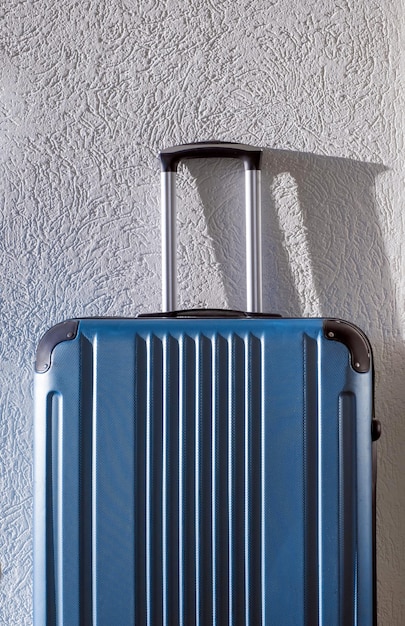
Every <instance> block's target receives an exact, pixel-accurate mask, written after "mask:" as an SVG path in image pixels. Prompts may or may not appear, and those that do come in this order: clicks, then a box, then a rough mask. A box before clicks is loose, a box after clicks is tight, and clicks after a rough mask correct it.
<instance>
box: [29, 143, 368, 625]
mask: <svg viewBox="0 0 405 626" xmlns="http://www.w3.org/2000/svg"><path fill="white" fill-rule="evenodd" d="M217 156H222V157H231V158H238V159H240V160H241V161H243V163H244V167H245V179H246V217H247V220H246V222H247V277H248V279H247V281H248V285H247V287H248V304H247V310H248V312H247V313H241V312H233V311H209V310H204V311H198V310H197V311H179V312H173V309H175V302H176V293H175V292H176V286H175V280H174V278H173V277H174V276H175V273H176V272H175V269H176V261H175V232H174V231H175V228H174V221H175V214H174V211H175V175H176V170H177V165H178V162H179V161H180V160H181V159H183V158H194V157H217ZM260 157H261V151H260V150H259V149H256V148H251V147H248V146H242V145H239V144H217V143H215V144H214V143H204V144H194V145H191V146H180V147H176V148H172V149H167V150H164V151H163V152H162V153H161V162H162V206H163V213H162V215H163V229H162V232H163V245H162V251H163V255H162V258H163V268H164V272H163V275H164V280H163V295H164V297H163V311H164V312H163V313H162V314H157V315H153V316H148V315H145V316H139V317H137V318H136V319H118V318H117V319H108V318H99V319H76V320H69V321H66V322H63V323H61V324H58V325H56V326H54V327H53V328H51V329H50V330H49V331H48V332H47V333H46V334H45V335H44V337H43V338H42V340H41V341H40V343H39V345H38V350H37V360H36V373H35V424H34V433H35V457H34V458H35V468H34V474H35V493H34V624H35V625H36V626H44V625H46V626H51V625H54V624H55V625H56V624H57V625H59V626H61V625H63V626H79V625H80V626H87V625H91V624H93V625H94V626H127V625H133V624H136V626H160V625H164V626H177V625H181V626H192V625H193V624H196V625H200V626H208V625H211V624H212V625H218V626H225V625H235V626H236V625H239V624H244V625H246V626H248V625H249V626H258V625H260V624H263V625H265V626H300V625H302V626H315V625H320V626H350V625H353V626H354V625H358V626H371V625H372V624H373V620H374V623H375V620H376V616H375V589H374V585H375V554H374V552H375V550H374V548H375V544H374V540H375V527H374V514H375V506H374V505H373V489H374V488H375V480H374V481H373V471H375V465H373V458H372V457H373V445H372V441H373V439H377V438H378V435H379V424H378V422H377V420H375V419H373V363H372V354H371V348H370V345H369V342H368V340H367V338H366V336H365V335H364V334H363V332H362V331H360V330H359V329H358V328H357V327H356V326H354V325H353V324H351V323H349V322H345V321H342V320H338V319H282V318H279V317H277V316H271V315H266V314H263V313H261V267H260V261H261V250H260Z"/></svg>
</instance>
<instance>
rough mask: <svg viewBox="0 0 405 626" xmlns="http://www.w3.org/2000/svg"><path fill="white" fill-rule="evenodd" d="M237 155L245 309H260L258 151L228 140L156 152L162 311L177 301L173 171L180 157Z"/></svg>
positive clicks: (260, 264)
mask: <svg viewBox="0 0 405 626" xmlns="http://www.w3.org/2000/svg"><path fill="white" fill-rule="evenodd" d="M200 157H201V158H216V157H225V158H237V159H240V160H242V161H243V163H244V166H245V202H246V291H247V311H249V312H252V313H260V312H261V311H262V249H261V194H260V158H261V150H260V149H259V148H253V147H252V146H245V145H242V144H229V143H222V144H221V143H217V142H214V143H210V142H204V143H200V144H190V145H184V146H174V147H173V148H166V149H165V150H162V152H161V153H160V159H161V164H162V174H161V193H162V196H161V204H162V310H163V312H168V311H174V310H175V308H176V303H177V259H176V248H177V246H176V241H177V237H176V172H177V166H178V164H179V162H180V161H181V160H182V159H184V158H200Z"/></svg>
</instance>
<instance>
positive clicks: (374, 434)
mask: <svg viewBox="0 0 405 626" xmlns="http://www.w3.org/2000/svg"><path fill="white" fill-rule="evenodd" d="M380 437H381V422H380V421H379V420H376V419H373V420H371V439H372V441H378V439H379V438H380Z"/></svg>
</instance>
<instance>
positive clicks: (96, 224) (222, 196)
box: [0, 0, 405, 626]
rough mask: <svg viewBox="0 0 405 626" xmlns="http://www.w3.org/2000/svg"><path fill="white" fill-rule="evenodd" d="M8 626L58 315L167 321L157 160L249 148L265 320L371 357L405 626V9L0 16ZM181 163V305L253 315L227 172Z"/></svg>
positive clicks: (26, 594) (27, 11)
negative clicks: (39, 404) (296, 323)
mask: <svg viewBox="0 0 405 626" xmlns="http://www.w3.org/2000/svg"><path fill="white" fill-rule="evenodd" d="M0 13H1V23H0V28H1V30H0V44H1V45H0V50H1V52H0V54H1V63H0V75H1V85H2V99H1V103H0V134H1V146H2V148H1V152H0V172H1V181H2V182H1V186H0V275H1V278H0V316H1V319H0V324H1V325H0V356H1V374H0V377H1V378H0V380H1V390H0V393H1V406H0V410H1V421H0V437H1V454H0V490H1V494H2V497H1V504H0V507H1V516H0V519H1V533H0V562H1V578H0V623H1V624H7V625H14V624H15V625H23V624H30V623H31V622H32V601H31V593H32V553H31V550H32V540H31V533H32V524H31V515H32V486H33V485H32V427H33V420H32V374H33V360H34V353H35V347H36V344H37V342H38V339H39V337H40V336H41V334H42V333H43V332H44V331H45V330H46V329H47V328H49V327H50V326H51V325H53V324H54V323H56V322H58V321H61V320H63V319H66V318H69V317H78V316H93V315H94V316H98V315H120V316H133V315H135V314H137V313H139V312H141V311H143V312H153V311H156V310H159V308H160V260H159V254H160V245H159V164H158V161H157V158H156V155H157V153H158V151H159V149H160V148H162V147H164V146H168V145H170V144H177V143H183V142H190V141H194V140H204V139H218V140H229V141H241V142H246V143H251V144H255V145H260V146H262V147H263V148H264V149H265V152H264V163H263V180H262V184H263V188H262V195H263V236H264V240H263V248H264V295H265V297H264V300H265V309H266V310H271V311H276V312H279V313H282V314H285V315H293V316H294V315H298V316H299V315H313V316H319V315H332V316H337V317H343V318H347V319H350V320H353V321H355V322H357V323H358V325H359V326H361V327H362V328H363V329H364V330H365V331H366V332H367V334H368V335H369V337H370V339H371V342H372V344H373V346H374V353H375V361H376V415H377V417H378V418H379V419H380V420H381V422H382V424H383V437H382V439H381V441H380V442H379V444H378V456H379V489H378V602H379V618H380V621H379V623H380V624H381V625H382V626H401V625H403V624H405V596H404V593H403V590H404V582H405V530H404V528H405V524H404V521H405V489H404V476H405V454H404V438H405V385H404V356H405V347H404V339H405V313H404V298H405V273H404V255H405V247H404V241H405V222H404V212H403V189H404V182H405V181H404V178H405V176H404V156H405V149H404V121H405V120H404V115H405V114H404V111H405V106H404V105H405V88H404V83H403V78H404V59H403V50H404V26H403V24H404V23H405V20H404V17H405V7H404V4H403V2H402V0H387V1H386V2H384V3H380V2H376V1H374V0H371V1H367V2H366V1H365V0H339V1H332V0H324V2H322V3H314V2H311V1H309V0H302V1H301V2H299V3H291V2H287V1H286V0H271V1H269V0H239V1H238V2H233V1H231V0H215V2H213V1H212V0H183V1H182V2H176V1H175V0H142V1H135V0H109V1H108V2H107V1H106V0H97V1H96V0H81V1H80V2H78V1H76V0H65V1H64V2H60V3H58V2H53V1H52V0H30V1H25V0H10V1H9V2H6V3H3V4H2V7H1V9H0ZM214 165H215V167H214V168H213V175H212V178H210V175H211V173H210V168H209V167H208V166H207V164H206V163H200V162H193V163H190V166H189V167H187V168H185V167H182V168H181V170H180V173H179V177H178V195H179V217H178V223H179V228H180V231H179V243H178V247H179V258H180V261H179V285H180V305H181V306H190V305H196V306H198V305H199V306H202V305H204V306H227V307H230V308H244V299H245V294H244V289H243V279H244V270H243V269H242V268H243V263H244V261H243V257H244V243H243V206H242V198H243V185H242V179H241V177H240V176H239V175H238V174H239V170H238V168H237V166H236V165H235V164H234V163H222V162H221V163H220V162H218V163H215V164H214Z"/></svg>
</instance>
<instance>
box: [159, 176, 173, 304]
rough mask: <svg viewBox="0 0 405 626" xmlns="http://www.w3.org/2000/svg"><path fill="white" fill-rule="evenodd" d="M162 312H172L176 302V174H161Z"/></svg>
mask: <svg viewBox="0 0 405 626" xmlns="http://www.w3.org/2000/svg"><path fill="white" fill-rule="evenodd" d="M161 194H162V196H161V205H162V310H163V312H165V313H166V312H167V311H174V310H175V308H176V302H177V255H176V249H177V245H176V244H177V230H176V172H162V173H161Z"/></svg>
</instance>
